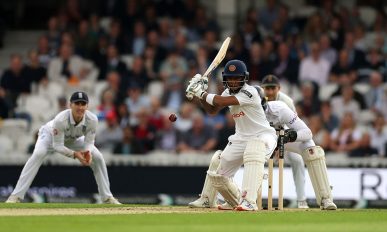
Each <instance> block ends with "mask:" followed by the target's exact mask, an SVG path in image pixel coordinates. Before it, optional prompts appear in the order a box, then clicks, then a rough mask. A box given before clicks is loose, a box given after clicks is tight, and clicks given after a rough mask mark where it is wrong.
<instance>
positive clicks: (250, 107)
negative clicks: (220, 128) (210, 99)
mask: <svg viewBox="0 0 387 232" xmlns="http://www.w3.org/2000/svg"><path fill="white" fill-rule="evenodd" d="M222 96H235V97H236V98H237V99H238V102H239V105H233V106H229V109H230V112H231V114H232V117H233V119H234V121H235V136H234V137H233V138H234V139H241V140H248V139H250V138H251V137H255V136H259V135H261V134H264V133H272V134H274V135H275V130H274V128H272V127H271V126H270V124H269V122H268V121H267V119H266V116H265V112H264V111H263V108H262V106H261V98H260V97H259V95H258V92H257V90H256V89H255V88H254V87H253V86H250V85H248V84H245V85H244V86H243V87H242V89H241V90H240V91H239V92H238V93H237V94H235V95H234V94H230V92H229V90H228V89H226V90H224V91H223V93H222Z"/></svg>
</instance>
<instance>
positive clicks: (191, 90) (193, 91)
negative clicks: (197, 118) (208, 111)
mask: <svg viewBox="0 0 387 232" xmlns="http://www.w3.org/2000/svg"><path fill="white" fill-rule="evenodd" d="M185 93H186V96H187V98H188V97H189V96H196V97H198V98H200V99H202V97H203V95H204V94H205V93H206V91H204V90H203V85H202V84H201V83H200V82H199V83H191V84H189V85H188V87H187V89H186V91H185Z"/></svg>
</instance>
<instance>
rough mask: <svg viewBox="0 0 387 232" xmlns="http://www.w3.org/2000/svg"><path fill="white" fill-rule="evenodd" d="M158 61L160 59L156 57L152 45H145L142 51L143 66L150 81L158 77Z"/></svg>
mask: <svg viewBox="0 0 387 232" xmlns="http://www.w3.org/2000/svg"><path fill="white" fill-rule="evenodd" d="M160 63H161V61H160V60H157V59H156V51H155V49H154V47H151V46H147V47H146V48H145V53H144V67H145V72H146V75H147V76H148V77H149V79H150V81H154V80H158V79H159V70H160Z"/></svg>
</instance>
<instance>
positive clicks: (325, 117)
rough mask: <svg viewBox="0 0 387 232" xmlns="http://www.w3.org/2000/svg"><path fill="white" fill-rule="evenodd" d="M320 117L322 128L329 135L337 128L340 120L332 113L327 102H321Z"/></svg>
mask: <svg viewBox="0 0 387 232" xmlns="http://www.w3.org/2000/svg"><path fill="white" fill-rule="evenodd" d="M320 116H321V119H322V124H323V127H324V128H325V129H327V130H328V131H329V133H331V132H332V131H333V130H334V129H335V128H337V127H338V126H339V123H340V120H339V118H338V117H337V116H336V115H335V114H333V113H332V107H331V103H330V102H329V101H324V102H321V107H320Z"/></svg>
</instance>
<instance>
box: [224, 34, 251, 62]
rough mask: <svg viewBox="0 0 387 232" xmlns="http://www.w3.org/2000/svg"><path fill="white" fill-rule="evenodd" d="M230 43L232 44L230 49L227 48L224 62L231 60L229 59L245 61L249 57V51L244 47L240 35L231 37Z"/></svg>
mask: <svg viewBox="0 0 387 232" xmlns="http://www.w3.org/2000/svg"><path fill="white" fill-rule="evenodd" d="M232 41H233V43H232V45H231V47H229V49H228V51H227V54H226V60H231V59H239V60H247V59H248V56H249V51H248V49H246V47H245V42H244V41H243V38H242V35H240V34H236V35H233V38H232ZM250 47H251V44H250Z"/></svg>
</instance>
